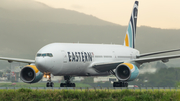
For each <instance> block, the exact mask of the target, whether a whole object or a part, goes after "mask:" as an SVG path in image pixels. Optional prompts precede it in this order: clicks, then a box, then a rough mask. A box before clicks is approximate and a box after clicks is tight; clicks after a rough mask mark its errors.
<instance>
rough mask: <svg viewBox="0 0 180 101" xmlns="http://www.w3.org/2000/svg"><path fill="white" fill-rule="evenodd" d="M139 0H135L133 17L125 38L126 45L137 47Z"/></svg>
mask: <svg viewBox="0 0 180 101" xmlns="http://www.w3.org/2000/svg"><path fill="white" fill-rule="evenodd" d="M138 3H139V2H138V1H135V3H134V7H133V11H132V14H131V18H130V21H129V24H128V28H127V32H126V36H125V39H124V46H127V47H131V48H135V45H134V44H135V36H136V25H137V15H138Z"/></svg>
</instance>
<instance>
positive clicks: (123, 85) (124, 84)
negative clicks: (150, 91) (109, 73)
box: [113, 81, 128, 87]
mask: <svg viewBox="0 0 180 101" xmlns="http://www.w3.org/2000/svg"><path fill="white" fill-rule="evenodd" d="M113 87H128V83H127V82H121V81H119V82H114V83H113Z"/></svg>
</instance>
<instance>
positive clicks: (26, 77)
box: [20, 65, 43, 83]
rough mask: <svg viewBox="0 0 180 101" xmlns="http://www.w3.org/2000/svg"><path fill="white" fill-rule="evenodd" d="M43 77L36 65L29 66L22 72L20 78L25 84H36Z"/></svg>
mask: <svg viewBox="0 0 180 101" xmlns="http://www.w3.org/2000/svg"><path fill="white" fill-rule="evenodd" d="M42 77H43V73H42V72H40V71H39V70H38V69H37V67H36V66H35V65H27V66H25V67H24V68H23V69H22V70H21V72H20V78H21V80H22V81H23V82H25V83H36V82H38V81H40V80H41V79H42Z"/></svg>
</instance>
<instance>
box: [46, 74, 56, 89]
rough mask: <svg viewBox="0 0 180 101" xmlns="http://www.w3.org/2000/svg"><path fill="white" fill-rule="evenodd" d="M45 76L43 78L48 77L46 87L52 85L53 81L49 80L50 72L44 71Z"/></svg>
mask: <svg viewBox="0 0 180 101" xmlns="http://www.w3.org/2000/svg"><path fill="white" fill-rule="evenodd" d="M45 76H46V77H45V78H48V80H47V83H46V87H54V83H53V82H52V81H51V74H50V73H46V74H45Z"/></svg>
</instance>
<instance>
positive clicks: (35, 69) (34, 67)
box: [27, 65, 39, 73]
mask: <svg viewBox="0 0 180 101" xmlns="http://www.w3.org/2000/svg"><path fill="white" fill-rule="evenodd" d="M27 66H29V67H32V68H33V69H34V71H35V72H36V73H38V72H39V70H38V69H37V67H36V66H35V65H27Z"/></svg>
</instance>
